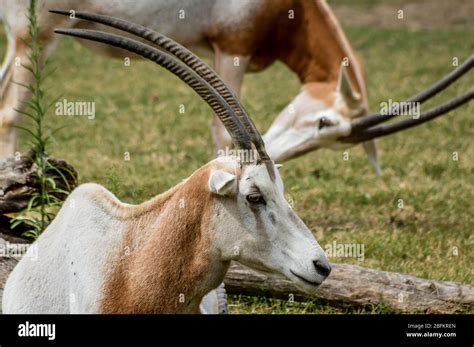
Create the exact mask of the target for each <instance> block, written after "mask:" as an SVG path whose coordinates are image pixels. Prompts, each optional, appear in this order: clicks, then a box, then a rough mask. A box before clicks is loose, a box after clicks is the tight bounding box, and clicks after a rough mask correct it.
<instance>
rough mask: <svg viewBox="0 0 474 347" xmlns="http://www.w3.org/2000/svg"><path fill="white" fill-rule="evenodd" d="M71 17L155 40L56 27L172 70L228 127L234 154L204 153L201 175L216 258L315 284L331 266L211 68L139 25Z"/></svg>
mask: <svg viewBox="0 0 474 347" xmlns="http://www.w3.org/2000/svg"><path fill="white" fill-rule="evenodd" d="M54 12H56V13H59V14H63V15H68V14H69V11H54ZM75 17H76V18H81V19H85V20H91V21H94V22H99V23H102V24H105V25H109V26H112V27H115V28H117V29H120V30H125V31H127V32H129V33H131V34H134V35H137V36H140V37H141V38H143V39H145V40H147V41H151V42H152V43H153V44H155V45H158V46H159V47H160V48H161V49H157V48H155V47H152V46H149V45H147V44H144V43H141V42H138V41H135V40H132V39H129V38H126V37H123V36H116V35H113V34H108V33H104V32H98V31H92V30H86V29H60V30H56V32H57V33H62V34H66V35H71V36H76V37H80V38H84V39H88V40H92V41H98V42H102V43H106V44H109V45H112V46H115V47H119V48H123V49H126V50H128V51H131V52H133V53H135V54H138V55H141V56H143V57H145V58H147V59H149V60H151V61H154V62H155V63H157V64H159V65H160V66H162V67H164V68H165V69H167V70H169V71H171V72H173V73H174V74H175V75H176V76H177V77H179V78H180V79H181V80H183V81H184V82H185V83H186V84H188V85H189V86H190V87H191V88H192V89H193V90H194V91H195V92H196V93H197V94H198V95H199V96H201V97H202V99H203V100H205V101H206V102H207V103H208V104H209V106H211V108H212V109H213V110H214V112H215V113H216V115H217V116H218V117H219V119H220V120H221V121H222V123H223V125H224V126H225V128H226V129H227V131H228V132H229V134H230V136H231V138H232V142H233V145H234V146H235V150H236V151H235V152H236V153H238V154H237V156H236V157H234V156H223V157H220V158H218V159H215V160H214V161H212V162H211V163H210V165H209V167H210V173H209V175H208V177H209V178H208V182H207V184H208V188H209V191H210V192H211V193H212V194H214V195H216V198H217V199H216V204H215V206H216V210H215V213H213V214H211V215H212V217H211V223H210V227H211V228H212V230H213V232H214V234H213V237H212V241H211V242H212V244H213V245H215V247H217V250H218V251H219V252H220V259H221V260H222V261H224V262H228V261H230V260H232V259H235V260H237V261H240V262H242V263H244V264H246V265H249V266H250V267H252V268H255V269H260V270H264V271H267V272H277V273H280V274H282V275H284V276H287V277H288V278H289V279H290V280H292V281H294V282H295V284H296V285H298V286H299V287H301V288H302V289H303V290H313V289H314V288H315V287H316V286H317V285H319V284H321V282H322V281H323V280H324V279H325V278H326V277H327V276H328V275H329V273H330V271H331V268H330V266H329V263H328V261H327V258H326V256H325V254H324V252H323V251H322V249H321V247H320V246H319V245H318V244H317V242H316V240H315V239H314V236H313V235H312V233H311V232H310V230H309V229H308V228H307V227H306V226H305V224H304V223H303V222H302V221H301V219H299V218H298V216H297V215H296V214H295V213H294V212H293V211H292V210H291V208H290V207H289V206H288V204H287V202H286V200H285V198H284V195H283V182H282V181H281V178H280V175H279V172H278V170H277V167H276V165H275V164H274V162H273V161H272V160H271V159H270V157H269V155H268V154H267V152H266V150H265V145H264V142H263V140H262V137H261V136H260V134H259V133H258V131H257V129H256V128H255V125H254V124H253V122H252V120H251V119H250V117H249V116H248V114H247V113H246V111H245V109H244V108H243V107H242V105H241V104H240V102H239V101H238V99H237V98H236V97H235V96H234V95H233V94H232V93H231V92H230V90H229V89H228V88H227V86H226V85H225V84H224V83H223V82H222V80H221V79H220V78H219V76H218V75H217V74H216V73H215V72H214V71H213V70H212V69H211V68H210V67H208V66H207V65H206V64H205V63H203V62H202V61H201V60H200V59H199V58H197V57H196V56H195V55H194V54H192V53H191V52H190V51H188V50H187V49H185V48H184V47H182V46H180V45H179V44H177V43H176V42H174V41H172V40H171V39H169V38H167V37H165V36H163V35H161V34H159V33H156V32H153V31H151V30H149V29H147V28H144V27H142V26H139V25H136V24H132V23H129V22H126V21H123V20H119V19H116V18H112V17H107V16H100V15H96V14H91V13H85V12H76V13H75ZM211 247H212V246H211Z"/></svg>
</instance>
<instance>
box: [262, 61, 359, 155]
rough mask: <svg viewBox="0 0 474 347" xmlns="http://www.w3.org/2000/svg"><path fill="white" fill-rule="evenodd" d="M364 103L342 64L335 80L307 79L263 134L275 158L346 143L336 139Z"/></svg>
mask: <svg viewBox="0 0 474 347" xmlns="http://www.w3.org/2000/svg"><path fill="white" fill-rule="evenodd" d="M366 108H367V106H366V103H365V101H364V100H363V98H362V96H361V95H360V94H359V93H358V92H356V91H355V90H354V88H353V87H352V84H351V82H350V80H349V77H348V76H347V72H346V68H345V66H344V65H341V68H340V72H339V78H338V80H337V82H334V83H331V82H328V83H318V82H313V83H306V84H305V85H304V86H303V88H302V90H301V92H300V93H299V94H298V95H297V96H296V97H295V98H294V99H293V101H292V102H291V103H290V104H289V105H288V106H287V107H286V108H285V109H284V110H283V111H282V112H281V113H280V115H279V116H278V117H277V118H276V119H275V121H274V122H273V124H272V125H271V127H270V129H269V130H268V131H267V133H265V135H264V136H263V138H264V140H265V144H266V146H267V149H268V152H269V154H270V156H271V157H272V158H273V159H274V160H275V161H277V162H279V161H285V160H288V159H291V158H294V157H298V156H300V155H302V154H305V153H307V152H309V151H312V150H315V149H318V148H331V149H341V148H346V147H349V146H350V145H348V144H347V143H341V142H340V141H338V139H339V138H340V137H343V136H347V135H349V134H350V132H351V119H352V118H354V117H358V116H361V115H363V114H364V113H365V112H366Z"/></svg>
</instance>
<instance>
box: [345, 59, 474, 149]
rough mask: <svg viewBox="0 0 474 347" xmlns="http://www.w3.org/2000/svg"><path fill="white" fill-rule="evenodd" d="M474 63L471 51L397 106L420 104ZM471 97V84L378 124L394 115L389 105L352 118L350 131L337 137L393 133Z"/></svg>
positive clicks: (352, 139)
mask: <svg viewBox="0 0 474 347" xmlns="http://www.w3.org/2000/svg"><path fill="white" fill-rule="evenodd" d="M473 66H474V55H472V56H470V57H469V58H468V59H467V60H466V61H465V62H464V63H462V64H461V65H460V66H458V67H457V68H456V69H454V70H453V71H452V72H450V73H449V74H448V75H446V76H444V77H443V78H442V79H440V80H439V81H437V82H436V83H434V84H433V85H431V86H430V87H428V88H426V89H425V90H423V91H422V92H420V93H418V94H416V95H414V96H412V97H410V98H408V99H407V100H405V101H403V102H401V103H400V104H399V105H398V106H399V108H403V109H404V110H405V112H409V111H410V110H411V108H412V107H413V105H414V104H416V103H419V104H422V103H424V102H425V101H427V100H429V99H431V98H432V97H434V96H435V95H436V94H438V93H439V92H441V91H443V90H444V89H446V88H447V87H448V86H450V85H451V84H452V83H454V82H455V81H456V80H457V79H459V78H460V77H461V76H463V75H465V74H466V73H467V72H468V71H469V70H470V69H471V68H472V67H473ZM473 97H474V88H472V89H470V90H468V91H467V92H466V93H464V94H462V95H460V96H457V97H455V98H453V99H451V100H449V101H447V102H445V103H443V104H440V105H438V106H435V107H433V108H431V109H429V110H428V111H425V112H421V113H420V114H419V115H417V117H412V118H407V119H404V120H401V121H399V122H394V123H390V124H387V125H379V124H381V123H383V122H386V121H388V120H389V119H390V118H392V117H393V116H394V113H395V111H394V109H393V108H392V109H391V110H389V111H388V112H386V113H384V114H382V113H381V112H379V113H374V114H371V115H368V116H365V117H361V118H355V119H354V120H353V121H352V123H351V134H350V135H348V136H346V137H342V138H340V139H339V140H340V141H342V142H348V143H358V142H364V141H367V140H370V139H373V138H377V137H382V136H386V135H390V134H393V133H395V132H398V131H400V130H405V129H408V128H411V127H414V126H417V125H420V124H422V123H425V122H427V121H430V120H432V119H434V118H436V117H439V116H441V115H443V114H446V113H448V112H450V111H451V110H454V109H456V108H458V107H460V106H461V105H463V104H465V103H467V102H469V101H470V100H471V99H472V98H473Z"/></svg>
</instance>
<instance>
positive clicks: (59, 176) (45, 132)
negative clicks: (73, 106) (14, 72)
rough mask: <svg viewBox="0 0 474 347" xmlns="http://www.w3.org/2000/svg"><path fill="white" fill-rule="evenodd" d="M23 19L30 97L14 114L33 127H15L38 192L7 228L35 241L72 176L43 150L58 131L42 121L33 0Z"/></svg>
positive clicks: (66, 191) (39, 50)
mask: <svg viewBox="0 0 474 347" xmlns="http://www.w3.org/2000/svg"><path fill="white" fill-rule="evenodd" d="M27 17H28V33H29V36H30V40H29V42H28V43H27V44H28V47H29V49H30V52H29V54H28V60H29V61H28V63H29V64H28V65H22V66H23V67H24V68H25V69H27V70H28V71H29V72H30V73H31V74H32V76H33V80H32V82H31V83H30V84H29V85H22V86H23V87H24V88H27V89H28V90H29V92H30V93H31V95H32V97H31V99H30V100H29V101H28V103H27V105H26V109H25V110H17V111H18V112H19V113H21V114H22V115H23V116H25V117H27V118H29V119H30V120H31V121H32V124H33V125H32V126H31V129H30V128H28V127H26V126H17V127H18V128H19V129H22V130H23V131H25V132H27V133H28V134H29V135H30V143H29V144H30V146H31V148H32V151H31V152H30V153H31V154H30V159H31V160H32V161H33V166H34V169H35V171H34V176H35V179H36V182H37V185H38V190H37V191H35V192H34V193H33V194H32V196H31V199H30V200H29V202H28V205H27V207H26V208H25V209H24V210H23V211H22V212H21V213H20V214H19V215H18V216H16V217H15V218H13V219H12V224H11V228H12V229H13V228H15V227H17V226H19V225H24V226H26V227H27V231H25V232H24V233H23V234H22V235H23V236H26V237H31V238H34V239H35V238H37V237H38V236H39V235H40V234H41V232H42V231H43V230H45V229H46V227H47V226H48V225H49V224H50V223H51V221H52V220H53V218H54V216H55V214H56V211H57V209H58V208H59V206H61V204H62V201H63V199H64V197H65V196H67V195H68V194H69V192H70V191H71V186H70V184H69V182H68V180H67V178H66V177H65V174H66V175H69V176H70V177H74V176H75V175H74V174H73V173H72V172H68V169H67V168H61V170H60V169H59V168H58V167H56V166H55V164H53V162H51V161H50V160H48V156H47V155H46V147H47V145H48V143H49V142H50V141H51V139H52V135H53V133H54V132H55V131H57V130H59V129H56V130H54V131H51V130H50V129H48V128H46V127H45V125H44V119H45V117H46V115H47V112H48V110H49V109H50V107H51V106H52V105H53V104H54V101H53V102H50V103H49V104H48V103H47V102H46V97H45V90H44V88H43V84H44V80H45V79H46V78H47V77H48V76H49V75H50V74H51V71H48V70H47V69H46V66H47V62H45V67H44V68H43V66H42V63H41V54H42V47H41V43H40V41H39V38H38V32H39V30H38V22H37V18H36V0H31V1H30V6H29V10H28V15H27ZM55 101H56V100H55ZM58 182H63V184H62V185H61V186H63V187H65V189H63V188H60V187H59V185H58Z"/></svg>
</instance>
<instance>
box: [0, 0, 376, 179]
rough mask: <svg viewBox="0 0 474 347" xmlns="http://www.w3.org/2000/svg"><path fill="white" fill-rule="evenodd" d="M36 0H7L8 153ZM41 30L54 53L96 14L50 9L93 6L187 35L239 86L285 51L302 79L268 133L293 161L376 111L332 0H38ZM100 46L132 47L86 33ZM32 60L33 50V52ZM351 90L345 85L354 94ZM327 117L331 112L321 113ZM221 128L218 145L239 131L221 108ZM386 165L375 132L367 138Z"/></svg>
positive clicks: (0, 137)
mask: <svg viewBox="0 0 474 347" xmlns="http://www.w3.org/2000/svg"><path fill="white" fill-rule="evenodd" d="M27 6H28V1H27V0H20V1H11V0H0V14H1V16H2V18H3V20H4V22H5V24H6V27H7V32H8V40H9V46H8V52H7V56H6V58H5V61H4V64H3V66H2V70H1V74H0V81H1V105H0V144H1V145H0V158H4V157H7V156H12V155H13V153H14V150H15V142H16V135H15V129H14V128H12V125H13V124H14V123H15V122H17V120H18V114H17V112H15V111H14V109H15V108H17V109H18V108H21V105H22V102H23V101H24V100H25V99H26V98H27V95H25V93H24V91H22V90H21V87H19V86H18V85H15V84H13V83H10V82H11V81H17V82H21V83H23V84H27V82H28V79H29V76H28V73H27V71H26V70H25V69H23V68H21V67H15V66H14V61H15V58H19V59H20V60H23V59H25V58H26V54H27V49H26V46H25V44H24V42H23V41H24V40H26V41H27V40H28V38H27V31H26V25H27V19H26V17H25V16H24V15H23V14H25V13H26V8H27ZM38 8H39V13H38V18H39V27H40V29H41V34H40V37H41V38H42V40H43V42H44V46H45V56H44V58H46V57H47V56H48V55H49V54H50V53H51V52H52V51H53V50H54V48H55V46H56V44H57V41H58V40H59V38H58V37H56V36H53V34H52V31H53V28H54V27H59V26H63V27H64V26H73V25H74V26H87V27H91V26H93V27H96V26H97V24H91V23H85V22H83V21H80V20H77V21H74V20H68V18H65V17H57V16H53V15H51V14H49V13H47V9H49V8H62V9H66V10H68V9H75V10H87V11H91V12H97V13H104V14H108V15H111V16H115V17H119V18H123V19H126V20H131V21H134V22H136V23H140V24H142V25H144V26H146V27H148V28H150V29H153V30H156V31H159V32H161V33H163V34H165V35H166V36H169V37H171V38H173V39H174V40H176V41H178V42H180V43H181V44H182V45H184V46H186V47H188V48H190V49H192V50H193V51H196V52H198V53H200V54H202V55H205V56H208V57H210V58H213V59H214V66H215V69H216V71H217V72H218V73H219V74H220V76H221V77H222V79H223V80H224V82H226V84H227V85H228V86H229V87H230V88H231V90H233V92H234V93H235V94H236V95H237V96H238V95H239V94H240V89H241V84H242V82H243V77H244V74H245V73H246V72H248V71H260V70H263V69H265V68H266V67H268V66H269V65H270V64H271V63H273V62H274V61H276V60H281V61H283V62H284V63H285V64H286V65H287V66H288V67H289V68H290V69H291V70H292V71H294V72H295V73H296V74H297V75H298V77H299V79H300V81H301V83H302V85H303V87H302V90H301V92H300V94H299V95H298V96H297V97H296V99H295V100H294V101H293V102H292V103H291V105H290V106H289V107H287V108H286V109H285V110H283V111H282V113H281V114H280V115H279V116H278V118H277V119H276V120H275V122H274V124H273V125H272V126H271V127H270V129H269V131H268V133H267V134H266V136H265V138H264V140H265V142H266V143H267V148H268V151H269V153H270V154H271V155H272V158H273V159H274V160H275V161H284V160H288V159H291V158H294V157H297V156H299V155H301V154H304V153H306V152H308V151H311V150H315V149H318V148H340V147H341V146H345V147H347V146H348V144H342V143H339V142H338V141H337V140H338V138H339V137H341V136H345V135H347V129H348V128H350V119H351V118H353V117H355V116H361V115H363V114H365V112H366V111H367V96H366V92H365V82H364V79H363V73H362V68H361V66H360V62H359V61H358V60H357V58H356V57H355V54H354V52H353V51H352V48H351V46H350V45H349V43H348V42H347V40H346V38H345V35H344V33H343V31H342V29H341V28H340V25H339V23H338V22H337V20H336V18H335V17H334V15H333V14H332V12H331V10H330V8H329V6H328V5H327V4H326V3H325V1H323V0H314V1H313V0H307V1H301V0H278V1H275V0H241V1H228V0H199V1H187V0H172V1H170V0H158V1H151V0H142V1H128V0H111V1H92V0H86V1H77V0H48V1H47V2H46V1H39V7H38ZM86 45H87V46H88V47H90V48H92V49H93V50H95V51H98V52H102V53H106V54H108V55H111V56H118V57H123V52H120V51H119V50H117V49H114V48H112V47H108V46H102V45H98V44H96V43H90V42H87V43H86ZM343 59H345V62H346V63H347V65H348V66H347V77H348V79H349V80H350V81H351V83H350V84H349V85H350V86H352V88H353V93H350V95H355V96H356V98H355V99H354V98H353V99H348V98H344V97H343V96H344V95H343V93H341V91H340V90H338V88H337V80H338V76H339V75H340V65H341V62H342V61H343ZM25 61H26V59H25ZM347 95H349V94H346V96H347ZM321 119H323V121H321ZM212 133H213V138H214V142H215V145H216V148H217V149H223V148H225V147H226V146H228V145H229V144H230V138H229V136H228V134H227V132H226V131H225V129H224V127H223V126H222V124H221V123H220V122H219V121H218V119H217V118H216V117H214V118H213V121H212ZM364 147H365V148H366V150H368V152H369V154H370V158H371V161H372V163H373V164H374V165H375V166H376V167H377V170H378V166H377V163H376V151H375V147H374V144H373V141H372V142H370V143H368V144H367V143H366V144H365V145H364Z"/></svg>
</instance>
